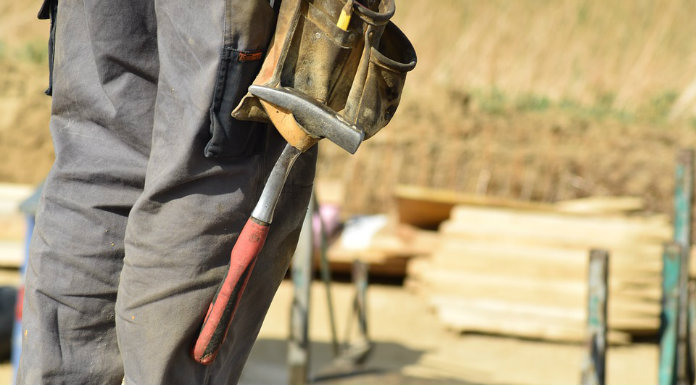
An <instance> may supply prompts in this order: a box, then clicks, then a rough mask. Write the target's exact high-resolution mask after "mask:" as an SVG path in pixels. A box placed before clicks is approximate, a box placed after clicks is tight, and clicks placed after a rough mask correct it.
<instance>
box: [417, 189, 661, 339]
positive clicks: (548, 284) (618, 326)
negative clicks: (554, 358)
mask: <svg viewBox="0 0 696 385" xmlns="http://www.w3.org/2000/svg"><path fill="white" fill-rule="evenodd" d="M603 204H604V206H606V207H610V206H611V205H610V204H608V203H607V202H604V203H603ZM617 205H618V206H621V205H623V206H621V207H628V206H630V207H633V206H634V205H630V204H627V201H626V200H625V199H624V200H619V201H617ZM595 206H596V205H595ZM558 207H559V208H558V209H557V210H552V209H549V208H548V207H544V208H542V209H540V210H535V209H533V208H529V207H528V208H524V209H522V208H514V207H504V208H501V207H486V206H481V205H459V206H456V207H455V208H454V209H453V210H452V214H451V216H450V219H449V220H448V221H446V222H444V223H443V224H442V225H441V226H440V230H439V234H440V242H439V244H438V246H437V247H436V248H435V250H434V251H433V253H432V254H431V255H430V256H429V257H427V258H422V259H419V260H417V261H412V263H411V264H410V265H409V272H408V274H409V281H408V282H409V285H410V286H411V287H413V288H414V289H415V290H416V291H417V292H419V293H421V294H422V295H424V296H426V297H427V298H428V300H429V301H430V303H431V304H432V305H433V306H434V307H435V308H436V309H437V313H438V315H439V317H440V318H441V320H442V321H443V322H444V323H445V324H446V325H448V326H449V327H451V328H453V329H456V330H460V331H473V332H484V333H493V334H504V335H512V336H518V337H526V338H540V339H549V340H558V341H581V340H583V339H584V336H585V328H586V326H585V325H586V317H587V316H586V308H587V304H586V302H587V266H588V260H589V250H590V249H591V248H604V249H607V250H609V252H610V265H609V266H610V267H609V300H608V303H609V305H608V306H609V314H608V322H609V338H610V341H613V342H622V341H623V342H626V341H628V340H629V339H630V337H631V336H636V335H651V334H654V333H656V332H657V330H658V327H659V312H660V296H661V289H660V287H661V286H660V284H661V275H660V274H661V268H662V260H661V255H662V243H663V242H664V241H666V240H668V239H669V238H670V237H671V228H670V225H669V222H668V220H667V218H665V217H663V216H636V215H628V214H617V213H616V210H611V209H607V210H601V211H605V212H609V213H610V214H593V215H587V214H586V213H584V212H585V211H584V210H578V209H577V208H578V207H583V205H582V204H580V203H576V204H562V205H559V206H558ZM568 207H572V208H575V210H568ZM569 211H571V212H572V211H576V213H569ZM627 211H633V210H627ZM577 212H581V213H577Z"/></svg>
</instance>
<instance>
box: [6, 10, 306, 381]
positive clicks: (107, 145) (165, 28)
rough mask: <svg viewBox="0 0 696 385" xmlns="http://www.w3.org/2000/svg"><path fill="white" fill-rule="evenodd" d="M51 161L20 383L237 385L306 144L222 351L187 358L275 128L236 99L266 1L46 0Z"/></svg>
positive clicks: (267, 22)
mask: <svg viewBox="0 0 696 385" xmlns="http://www.w3.org/2000/svg"><path fill="white" fill-rule="evenodd" d="M46 1H47V4H48V9H49V13H50V15H51V16H52V19H53V21H54V22H55V23H54V29H53V32H54V33H53V36H54V42H55V44H54V51H53V52H54V53H55V55H54V56H52V63H53V78H52V93H53V106H52V116H51V124H50V129H51V134H52V136H53V141H54V147H55V152H56V159H55V164H54V165H53V168H52V169H51V172H50V174H49V175H48V177H47V179H46V183H45V187H44V192H43V195H42V199H41V203H40V207H39V211H38V213H37V218H36V228H35V231H34V237H33V239H32V242H31V251H30V258H29V262H28V266H27V276H26V292H25V302H24V319H23V331H22V332H23V336H24V340H23V347H22V349H23V350H22V358H21V364H20V368H19V373H18V383H19V384H25V385H39V384H69V385H78V384H99V385H101V384H120V383H121V381H122V380H123V379H124V377H125V382H126V384H128V385H156V384H167V385H175V384H185V385H194V384H235V383H237V381H238V379H239V375H240V371H241V369H242V367H243V366H244V363H245V361H246V358H247V355H248V353H249V350H250V349H251V347H252V345H253V343H254V340H255V339H256V336H257V335H258V331H259V328H260V326H261V323H262V321H263V318H264V316H265V314H266V311H267V309H268V306H269V305H270V302H271V299H272V297H273V295H274V293H275V291H276V289H277V287H278V285H279V284H280V281H281V279H282V278H283V276H284V274H285V272H286V270H287V267H288V264H289V260H290V258H291V255H292V251H293V249H294V247H295V244H296V241H297V236H298V234H299V228H300V225H301V222H302V219H303V216H304V213H305V210H306V207H307V203H308V200H309V196H310V193H311V187H312V183H313V178H314V167H315V162H316V151H309V152H307V153H305V154H303V155H302V156H301V157H300V158H299V159H298V161H297V162H296V163H295V166H294V168H293V170H292V172H291V174H290V176H289V178H288V182H287V183H286V185H285V189H284V191H283V195H282V197H281V200H280V202H279V205H278V209H277V211H276V216H275V221H274V223H273V224H272V225H271V230H270V234H269V236H268V239H267V242H266V246H265V248H264V250H263V252H262V253H261V255H260V256H259V259H258V261H257V263H256V266H255V269H254V271H253V274H252V276H251V278H250V281H249V283H248V286H247V289H246V292H245V295H244V297H243V299H242V301H241V304H240V307H239V309H238V310H237V315H236V318H235V319H234V321H233V323H232V326H231V328H230V330H229V333H228V336H227V339H226V342H225V344H224V345H223V347H222V349H221V350H220V353H219V354H218V357H217V360H216V361H215V362H214V363H213V364H212V365H210V366H203V365H200V364H198V363H196V362H195V361H193V359H192V358H191V357H190V351H191V348H192V346H193V343H194V341H195V339H196V336H197V334H198V331H199V328H200V326H201V323H202V320H203V317H204V316H205V313H206V311H207V308H208V305H209V303H210V300H211V298H212V297H213V295H214V294H215V291H216V288H217V285H218V284H219V282H220V281H221V279H222V277H223V275H224V273H225V271H226V268H227V266H226V265H227V263H228V261H229V255H230V254H229V253H230V249H231V248H232V246H233V245H234V243H235V240H236V237H237V235H238V234H239V231H240V230H241V228H242V226H243V225H244V223H245V222H246V220H247V218H248V217H249V215H250V213H251V211H252V209H253V206H254V204H255V203H256V200H257V199H258V197H259V195H260V193H261V190H262V188H263V185H264V183H265V180H266V177H267V176H268V174H269V173H270V170H271V168H272V166H273V164H274V162H275V159H276V158H277V156H278V155H279V153H280V151H281V150H282V147H283V145H284V143H285V142H284V141H283V140H282V138H281V137H280V136H279V135H278V134H277V132H276V131H275V129H273V128H272V127H271V126H268V125H265V124H260V123H251V122H241V121H236V120H233V119H232V118H231V117H230V115H229V112H230V110H231V109H232V108H233V107H234V105H235V104H236V103H237V101H238V100H239V99H240V98H241V96H242V95H243V94H244V92H245V91H246V89H247V87H248V86H249V84H250V83H251V81H252V80H253V78H254V76H255V74H256V72H258V70H259V68H260V65H261V59H262V54H263V52H264V50H265V49H266V48H267V45H268V43H269V40H270V37H271V34H272V32H273V29H274V26H275V13H274V11H273V9H272V8H271V6H269V4H268V0H156V1H153V0H108V1H97V0H60V2H59V3H58V6H57V8H56V7H51V5H55V0H46Z"/></svg>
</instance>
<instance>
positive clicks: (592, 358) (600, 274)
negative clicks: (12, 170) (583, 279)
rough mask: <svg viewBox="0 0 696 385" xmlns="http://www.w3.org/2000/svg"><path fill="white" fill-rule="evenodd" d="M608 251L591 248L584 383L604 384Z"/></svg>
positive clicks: (591, 384) (582, 378)
mask: <svg viewBox="0 0 696 385" xmlns="http://www.w3.org/2000/svg"><path fill="white" fill-rule="evenodd" d="M608 278H609V253H608V252H607V251H606V250H597V249H594V250H591V251H590V263H589V268H588V283H589V285H588V296H587V346H588V352H587V355H586V356H585V361H584V362H583V368H582V377H581V384H582V385H604V384H605V377H606V376H605V374H606V370H605V368H606V350H607V298H608V293H609V290H608V286H609V285H608Z"/></svg>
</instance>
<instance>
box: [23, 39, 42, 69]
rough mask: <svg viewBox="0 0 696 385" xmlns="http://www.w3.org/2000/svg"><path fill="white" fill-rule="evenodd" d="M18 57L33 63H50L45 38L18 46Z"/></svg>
mask: <svg viewBox="0 0 696 385" xmlns="http://www.w3.org/2000/svg"><path fill="white" fill-rule="evenodd" d="M16 57H17V59H19V60H23V61H28V62H31V63H33V64H45V63H48V45H47V44H46V42H45V41H43V40H35V41H30V42H26V43H24V44H23V45H21V46H20V47H19V48H17V51H16Z"/></svg>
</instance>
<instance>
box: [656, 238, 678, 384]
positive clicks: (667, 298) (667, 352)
mask: <svg viewBox="0 0 696 385" xmlns="http://www.w3.org/2000/svg"><path fill="white" fill-rule="evenodd" d="M681 254H682V251H681V245H679V244H677V243H674V242H671V243H667V244H665V246H664V253H663V255H662V262H663V264H662V265H663V267H662V310H661V312H660V321H661V323H660V361H659V366H658V384H659V385H673V384H674V380H675V369H676V365H675V363H676V353H677V346H676V345H677V318H678V314H677V313H678V311H679V278H680V270H681V266H680V265H681V264H680V261H681Z"/></svg>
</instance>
